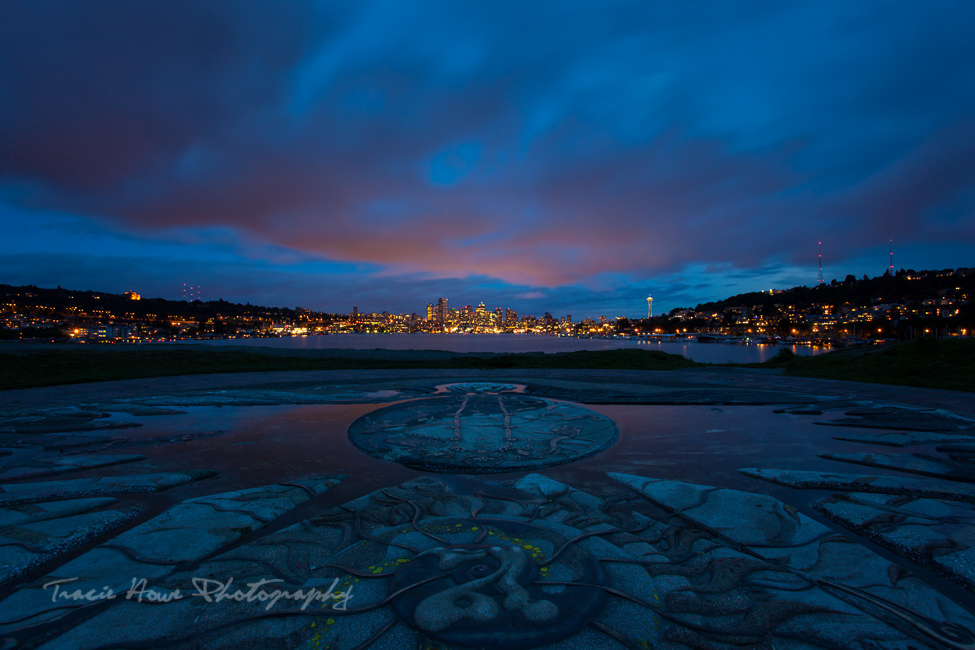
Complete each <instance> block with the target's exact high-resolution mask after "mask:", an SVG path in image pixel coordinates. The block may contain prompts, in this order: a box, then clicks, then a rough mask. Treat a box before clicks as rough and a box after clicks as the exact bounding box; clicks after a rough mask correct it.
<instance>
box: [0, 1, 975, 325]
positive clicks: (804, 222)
mask: <svg viewBox="0 0 975 650" xmlns="http://www.w3.org/2000/svg"><path fill="white" fill-rule="evenodd" d="M973 19H975V6H973V5H971V4H970V3H964V2H947V1H945V2H928V3H924V4H923V5H921V4H916V3H890V2H869V1H862V2H857V3H842V2H823V3H800V2H742V3H733V4H732V3H726V2H713V3H709V2H702V3H667V2H645V1H644V2H600V3H595V2H592V3H585V2H569V3H566V2H559V3H555V2H551V3H544V2H539V3H528V4H526V3H515V2H510V3H506V2H490V3H483V2H481V3H475V2H425V1H417V2H354V3H352V2H349V3H333V2H329V3H315V2H297V1H296V2H288V3H270V2H246V1H240V0H234V1H229V0H228V1H226V2H189V1H187V2H179V1H177V2H167V3H132V2H122V1H120V2H105V1H100V0H92V1H91V2H85V3H77V2H54V1H51V2H45V3H32V2H27V1H26V0H23V1H21V0H14V1H12V2H8V3H4V4H3V5H2V6H0V234H2V237H0V282H4V283H9V284H28V283H29V284H37V285H39V286H56V285H58V284H60V285H62V286H66V287H71V288H78V289H88V288H91V289H97V290H104V291H118V292H121V291H126V290H136V291H138V292H140V293H142V294H144V295H149V296H161V297H167V298H178V297H180V296H181V293H182V285H183V283H184V282H186V283H189V284H194V285H197V286H201V287H203V297H204V299H207V298H214V299H215V298H224V299H226V300H233V301H242V302H247V301H249V302H252V303H262V304H270V305H285V306H297V305H300V306H304V307H310V308H313V309H321V310H325V311H338V312H348V311H349V310H350V309H351V305H352V304H357V305H358V306H359V309H360V311H373V310H379V311H381V310H389V311H394V312H421V313H422V312H423V310H424V307H425V304H426V303H427V302H435V301H436V299H437V298H438V297H439V296H446V297H448V298H449V299H450V301H451V304H452V305H463V304H477V303H478V302H480V301H482V300H483V301H484V302H485V303H486V304H487V305H488V306H489V307H496V306H502V307H512V308H514V309H516V310H518V311H519V312H520V313H537V314H540V313H541V312H544V311H550V312H552V313H554V314H564V313H572V314H573V315H578V316H580V317H581V316H584V315H599V314H606V315H609V316H619V315H628V316H639V315H640V314H642V313H643V312H644V309H645V304H646V303H645V298H646V295H647V294H648V293H651V294H653V296H654V299H655V300H654V304H655V307H657V308H658V309H657V310H655V311H658V310H659V311H664V310H669V309H671V308H674V307H682V306H693V305H694V304H697V303H699V302H703V301H707V300H715V299H720V298H723V297H726V296H728V295H732V294H735V293H740V292H744V291H751V290H758V289H768V288H771V287H779V288H781V287H791V286H796V285H799V284H812V283H814V282H815V278H816V271H817V269H816V252H817V242H819V241H822V242H823V259H824V266H825V269H824V272H825V275H826V277H827V279H830V278H832V277H839V278H840V279H842V278H843V277H845V276H846V274H848V273H853V274H855V275H858V276H859V275H862V274H864V273H866V274H869V275H871V276H872V275H877V274H880V273H882V272H883V270H884V268H885V267H886V265H887V251H888V242H889V240H893V242H894V244H893V245H894V252H895V259H894V262H895V265H896V266H898V267H901V266H903V267H905V268H914V269H922V268H948V267H958V266H975V214H973V212H975V208H973V205H975V165H973V164H972V161H973V160H975V75H972V74H971V71H970V69H971V62H972V61H975V44H973V39H971V38H970V25H971V24H973Z"/></svg>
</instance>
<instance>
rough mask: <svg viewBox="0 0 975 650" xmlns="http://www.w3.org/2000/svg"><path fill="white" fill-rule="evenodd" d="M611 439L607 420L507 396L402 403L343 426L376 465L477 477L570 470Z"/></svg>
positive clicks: (576, 409)
mask: <svg viewBox="0 0 975 650" xmlns="http://www.w3.org/2000/svg"><path fill="white" fill-rule="evenodd" d="M617 436H618V431H617V428H616V424H615V423H614V422H613V421H612V420H611V419H609V418H607V417H606V416H604V415H601V414H599V413H596V412H595V411H592V410H590V409H587V408H585V407H582V406H580V405H578V404H566V403H561V402H552V401H549V400H544V399H540V398H537V397H528V396H525V395H519V394H511V393H505V394H500V395H487V394H466V395H449V396H446V397H440V398H429V399H421V400H415V401H411V402H404V403H401V404H395V405H393V406H388V407H386V408H382V409H379V410H376V411H373V412H372V413H368V414H366V415H364V416H363V417H361V418H359V419H358V420H356V421H355V422H353V423H352V425H351V426H350V427H349V439H350V440H351V442H352V443H353V444H354V445H355V446H356V447H358V448H359V449H361V450H362V451H364V452H365V453H367V454H369V455H370V456H373V457H375V458H381V459H383V460H391V461H394V462H397V463H400V464H402V465H406V466H407V467H412V468H415V469H420V470H424V471H430V472H449V473H477V474H483V473H498V472H511V471H518V470H526V469H537V468H541V467H551V466H553V465H561V464H564V463H570V462H573V461H576V460H579V459H581V458H586V457H588V456H592V455H593V454H596V453H599V452H600V451H603V450H605V449H607V448H609V447H610V446H611V445H612V444H613V443H614V442H616V439H617Z"/></svg>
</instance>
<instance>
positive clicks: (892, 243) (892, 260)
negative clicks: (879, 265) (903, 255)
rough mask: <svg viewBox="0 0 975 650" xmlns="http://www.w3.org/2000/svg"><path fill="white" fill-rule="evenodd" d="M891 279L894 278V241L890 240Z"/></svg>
mask: <svg viewBox="0 0 975 650" xmlns="http://www.w3.org/2000/svg"><path fill="white" fill-rule="evenodd" d="M888 270H889V271H890V277H894V240H893V239H891V240H890V268H889V269H888Z"/></svg>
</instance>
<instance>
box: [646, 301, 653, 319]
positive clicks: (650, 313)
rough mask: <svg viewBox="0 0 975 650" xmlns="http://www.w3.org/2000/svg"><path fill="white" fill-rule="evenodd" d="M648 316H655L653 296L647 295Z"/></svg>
mask: <svg viewBox="0 0 975 650" xmlns="http://www.w3.org/2000/svg"><path fill="white" fill-rule="evenodd" d="M647 318H653V298H651V297H650V296H647Z"/></svg>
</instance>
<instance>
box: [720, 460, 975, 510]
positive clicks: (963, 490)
mask: <svg viewBox="0 0 975 650" xmlns="http://www.w3.org/2000/svg"><path fill="white" fill-rule="evenodd" d="M738 471H739V472H741V473H742V474H745V475H746V476H751V477H753V478H757V479H761V480H763V481H769V482H770V483H777V484H779V485H785V486H787V487H791V488H797V489H807V490H851V491H855V492H874V493H880V494H906V495H914V496H926V497H930V498H936V499H948V500H955V501H964V502H968V503H975V486H972V485H968V484H966V483H954V482H947V481H936V480H928V479H915V478H906V477H904V478H902V477H900V476H876V475H870V474H838V473H832V472H810V471H803V470H790V469H758V468H745V469H740V470H738Z"/></svg>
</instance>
